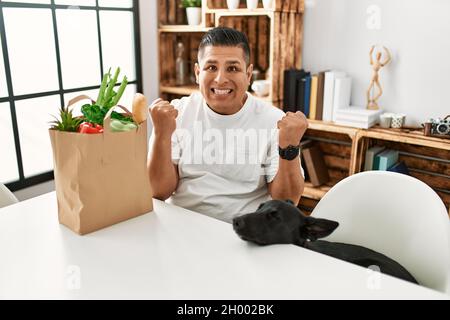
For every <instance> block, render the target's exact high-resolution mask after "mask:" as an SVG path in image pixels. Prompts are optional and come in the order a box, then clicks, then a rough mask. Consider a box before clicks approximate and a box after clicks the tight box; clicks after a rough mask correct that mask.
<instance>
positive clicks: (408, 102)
mask: <svg viewBox="0 0 450 320" xmlns="http://www.w3.org/2000/svg"><path fill="white" fill-rule="evenodd" d="M306 3H307V7H306V13H305V31H304V51H303V57H304V60H303V66H304V68H306V69H310V70H312V71H313V72H318V71H321V70H325V69H331V68H333V69H334V68H335V69H342V70H344V71H347V73H348V74H349V75H350V76H351V77H353V81H354V85H353V92H352V95H353V97H352V103H353V104H356V105H365V103H366V101H365V93H366V90H367V87H368V85H369V82H370V78H371V67H370V65H369V49H370V47H371V45H372V44H382V45H385V46H387V47H388V48H389V49H391V51H392V52H393V56H394V57H393V62H392V63H391V64H390V65H389V66H387V67H386V68H385V69H383V70H382V71H381V73H380V74H381V84H382V86H383V88H384V91H385V93H384V94H383V96H382V97H381V99H380V101H379V104H380V106H381V107H382V108H383V109H384V110H389V111H392V112H398V113H400V112H401V113H406V114H407V115H408V117H407V124H409V125H418V124H420V123H422V122H423V121H424V120H426V119H427V118H430V117H435V118H436V117H444V116H445V115H447V114H450V98H449V95H448V93H449V91H450V58H449V57H450V54H449V52H450V1H449V0H428V1H423V0H306ZM371 5H375V6H376V7H375V8H379V9H380V18H381V20H380V22H381V23H380V28H379V29H378V30H377V29H370V28H368V27H367V22H368V20H369V21H373V20H370V19H371V18H376V16H374V15H373V14H372V15H371V14H368V13H367V9H368V8H369V7H370V6H371ZM369 25H370V26H372V27H374V26H376V24H375V25H374V24H371V23H369Z"/></svg>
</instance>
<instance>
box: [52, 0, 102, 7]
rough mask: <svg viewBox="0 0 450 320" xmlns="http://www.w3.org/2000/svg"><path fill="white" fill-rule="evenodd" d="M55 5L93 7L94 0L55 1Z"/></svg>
mask: <svg viewBox="0 0 450 320" xmlns="http://www.w3.org/2000/svg"><path fill="white" fill-rule="evenodd" d="M55 4H66V5H69V6H95V0H56V1H55Z"/></svg>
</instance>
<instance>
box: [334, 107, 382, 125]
mask: <svg viewBox="0 0 450 320" xmlns="http://www.w3.org/2000/svg"><path fill="white" fill-rule="evenodd" d="M382 113H383V111H382V110H368V109H366V108H364V107H356V106H351V107H348V108H341V109H339V110H337V111H336V118H340V119H342V120H347V121H368V122H372V121H374V120H377V121H378V120H379V117H380V115H381V114H382Z"/></svg>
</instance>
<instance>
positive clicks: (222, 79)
mask: <svg viewBox="0 0 450 320" xmlns="http://www.w3.org/2000/svg"><path fill="white" fill-rule="evenodd" d="M214 81H215V82H216V83H217V84H218V85H223V84H225V83H227V82H228V79H227V77H226V75H225V72H224V71H222V70H219V71H217V74H216V77H215V79H214Z"/></svg>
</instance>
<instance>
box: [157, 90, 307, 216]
mask: <svg viewBox="0 0 450 320" xmlns="http://www.w3.org/2000/svg"><path fill="white" fill-rule="evenodd" d="M247 96H248V98H247V101H246V102H245V104H244V106H243V107H242V109H241V110H239V111H238V112H237V113H235V114H233V115H220V114H218V113H216V112H214V111H213V110H211V109H210V108H209V107H208V106H207V104H206V102H205V100H204V99H203V96H202V95H201V94H200V93H194V94H192V95H191V96H189V97H183V98H182V99H177V100H173V101H172V102H171V104H172V105H173V106H174V107H175V108H176V109H177V110H178V117H177V129H176V131H175V132H174V134H173V135H172V162H173V163H174V164H176V165H178V174H179V178H180V180H179V183H178V187H177V190H176V191H175V193H174V194H173V195H172V196H171V198H170V199H169V202H170V203H172V204H175V205H177V206H180V207H183V208H186V209H190V210H193V211H196V212H200V213H203V214H205V215H208V216H211V217H214V218H217V219H220V220H223V221H226V222H231V221H232V219H233V218H234V217H236V216H240V215H242V214H246V213H250V212H254V211H256V209H257V208H258V206H259V204H261V203H262V202H265V201H268V200H270V199H271V197H270V194H269V192H268V188H267V183H270V182H272V181H273V179H274V178H275V175H276V174H277V172H278V161H279V155H278V129H277V122H278V121H279V120H280V119H281V118H282V117H283V116H284V115H285V114H284V112H283V111H282V110H280V109H278V108H276V107H273V106H272V105H271V104H269V103H266V102H263V101H261V100H259V99H256V98H254V97H253V96H252V95H251V94H247ZM153 137H154V135H153V134H152V137H151V138H150V144H149V152H150V153H151V152H152V151H153V148H152V146H153V143H154V140H153ZM301 171H302V174H303V169H302V170H301Z"/></svg>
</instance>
